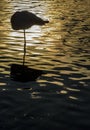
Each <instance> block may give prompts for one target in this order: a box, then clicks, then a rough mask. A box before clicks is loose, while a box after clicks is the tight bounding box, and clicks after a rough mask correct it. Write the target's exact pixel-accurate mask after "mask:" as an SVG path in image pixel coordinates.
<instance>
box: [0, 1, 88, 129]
mask: <svg viewBox="0 0 90 130" xmlns="http://www.w3.org/2000/svg"><path fill="white" fill-rule="evenodd" d="M89 7H90V1H89V0H78V1H77V0H69V1H67V0H22V1H21V0H1V1H0V130H8V129H9V130H25V129H26V130H29V129H30V130H40V129H41V130H42V129H43V130H50V129H51V130H55V129H56V130H60V129H61V130H86V129H87V130H88V129H90V116H89V114H90V9H89ZM17 10H28V11H32V12H33V13H35V14H37V15H38V16H40V17H42V18H43V19H48V20H49V21H50V22H49V23H48V24H47V25H45V26H42V27H41V26H33V27H32V28H30V29H28V30H26V32H27V34H26V35H27V55H26V63H25V64H26V65H28V66H29V67H31V68H36V69H41V70H44V71H46V72H47V73H46V74H43V75H42V76H40V77H39V78H38V79H37V81H36V82H27V83H21V82H16V81H12V80H11V79H10V66H11V64H14V63H17V64H22V57H23V31H22V30H19V31H15V30H13V29H12V28H11V24H10V18H11V15H12V14H13V13H14V12H15V11H17Z"/></svg>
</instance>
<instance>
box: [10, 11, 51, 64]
mask: <svg viewBox="0 0 90 130" xmlns="http://www.w3.org/2000/svg"><path fill="white" fill-rule="evenodd" d="M48 22H49V21H48V20H43V19H41V18H40V17H38V16H36V15H35V14H34V13H31V12H28V11H17V12H15V13H14V14H13V15H12V16H11V26H12V28H13V29H14V30H20V29H23V30H24V55H23V65H24V63H25V55H26V35H25V30H26V29H28V28H30V27H31V26H33V25H45V24H46V23H48Z"/></svg>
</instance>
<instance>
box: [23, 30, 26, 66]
mask: <svg viewBox="0 0 90 130" xmlns="http://www.w3.org/2000/svg"><path fill="white" fill-rule="evenodd" d="M25 56H26V35H25V29H24V55H23V65H24V64H25Z"/></svg>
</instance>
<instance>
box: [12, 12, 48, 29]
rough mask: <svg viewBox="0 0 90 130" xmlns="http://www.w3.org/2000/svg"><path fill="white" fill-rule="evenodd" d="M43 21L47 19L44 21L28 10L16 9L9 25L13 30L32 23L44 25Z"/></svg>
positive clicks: (23, 27)
mask: <svg viewBox="0 0 90 130" xmlns="http://www.w3.org/2000/svg"><path fill="white" fill-rule="evenodd" d="M45 23H48V21H44V20H43V19H41V18H39V17H37V16H36V15H35V14H33V13H31V12H28V11H20V12H19V11H17V12H16V13H14V14H13V15H12V17H11V25H12V28H13V29H14V30H19V29H28V28H29V27H31V26H33V25H44V24H45Z"/></svg>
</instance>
